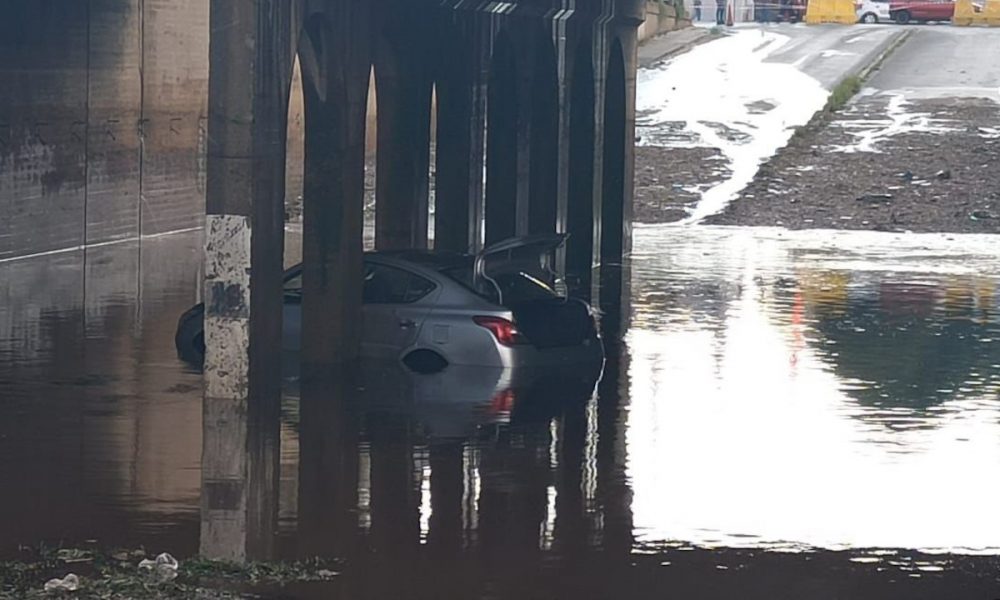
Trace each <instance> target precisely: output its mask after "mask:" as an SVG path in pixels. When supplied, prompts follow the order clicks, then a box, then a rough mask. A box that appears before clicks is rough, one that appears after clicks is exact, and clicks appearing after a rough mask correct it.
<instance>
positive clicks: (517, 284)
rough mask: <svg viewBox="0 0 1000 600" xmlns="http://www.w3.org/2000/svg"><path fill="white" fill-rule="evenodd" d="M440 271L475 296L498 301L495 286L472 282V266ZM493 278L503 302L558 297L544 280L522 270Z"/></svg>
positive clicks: (486, 282) (488, 283)
mask: <svg viewBox="0 0 1000 600" xmlns="http://www.w3.org/2000/svg"><path fill="white" fill-rule="evenodd" d="M442 272H443V273H444V274H445V275H447V276H448V277H449V278H451V279H453V280H455V281H457V282H458V283H460V284H462V285H463V286H464V287H466V288H467V289H469V290H471V291H472V292H473V293H475V294H476V295H477V296H479V297H481V298H485V299H486V300H489V301H490V302H493V303H497V304H499V303H500V299H499V298H498V297H497V290H496V287H494V286H493V285H492V284H491V283H490V282H489V281H481V282H479V285H475V284H474V282H473V275H472V273H473V270H472V266H463V267H456V268H452V269H446V270H444V271H442ZM493 279H494V281H496V283H497V286H499V288H500V292H501V293H502V294H503V302H504V304H518V303H521V302H530V301H532V300H549V299H551V298H555V297H558V294H556V292H555V291H554V290H553V289H552V288H551V287H549V285H548V284H546V283H545V282H544V281H541V280H540V279H537V278H535V277H532V276H531V275H529V274H528V273H524V272H522V271H511V272H507V273H499V274H497V275H495V276H494V277H493Z"/></svg>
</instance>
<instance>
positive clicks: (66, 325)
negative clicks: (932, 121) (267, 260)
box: [0, 226, 1000, 599]
mask: <svg viewBox="0 0 1000 600" xmlns="http://www.w3.org/2000/svg"><path fill="white" fill-rule="evenodd" d="M199 249H200V239H199V237H198V234H197V233H192V234H182V235H177V236H168V237H164V238H160V239H151V240H145V241H144V242H143V248H142V253H141V257H140V258H138V259H136V258H135V256H136V252H135V248H134V247H127V246H124V245H120V246H108V247H103V248H95V249H91V250H89V251H87V252H86V255H85V256H84V255H83V254H82V253H67V254H59V255H51V256H45V257H38V258H33V259H29V260H22V261H8V262H6V263H0V282H2V283H0V298H2V302H0V398H2V401H0V481H3V482H4V483H3V488H4V492H3V494H0V555H11V554H13V553H15V552H16V550H17V547H18V545H21V544H24V545H36V544H38V543H39V542H43V541H44V542H47V543H54V544H57V543H64V544H67V545H73V544H82V543H87V541H88V540H96V543H97V544H99V545H101V546H104V547H116V546H137V545H143V546H144V547H146V548H147V549H149V550H150V551H154V552H159V551H162V550H166V551H170V552H172V553H174V554H175V555H178V556H181V557H185V556H191V555H194V554H196V553H197V552H198V548H199V529H200V528H201V527H202V526H204V523H203V520H204V519H209V520H210V519H212V518H214V517H213V516H212V515H211V514H210V513H205V514H203V513H202V511H201V510H200V497H201V472H200V467H201V456H202V451H203V450H202V435H203V423H202V410H203V408H202V398H201V379H200V374H199V373H198V372H197V371H196V370H194V369H192V368H191V367H189V366H186V365H185V364H183V363H182V362H180V361H179V360H177V359H176V358H175V352H174V347H173V334H174V327H175V324H176V319H177V317H178V316H179V315H180V313H181V312H182V311H183V310H184V309H186V308H187V307H188V306H190V305H191V304H193V303H194V302H195V301H196V298H197V297H198V289H197V286H198V280H199V277H198V269H199V267H198V264H199V261H200V252H199ZM996 254H997V246H996V242H995V241H994V240H993V238H991V237H989V236H950V237H946V236H934V235H926V236H925V235H906V236H903V235H899V236H897V235H892V234H884V233H857V232H855V233H849V232H843V233H834V232H822V234H817V232H796V233H789V232H786V231H782V230H770V229H744V228H714V227H688V228H681V227H674V226H639V227H637V228H636V231H635V254H634V256H633V264H632V273H633V281H632V289H633V315H632V327H631V330H630V331H629V333H628V334H627V336H626V342H625V344H624V346H623V347H621V348H612V349H611V352H610V355H611V358H610V359H609V360H608V362H607V364H606V366H605V369H604V372H603V374H601V373H592V374H591V373H531V372H510V371H506V372H505V371H501V370H496V371H487V370H475V369H472V370H469V369H465V370H463V369H449V370H448V371H446V372H445V373H442V374H439V375H434V376H419V375H414V374H411V373H408V372H405V371H403V370H402V369H401V368H399V367H397V366H395V365H377V364H371V365H365V366H364V368H362V369H360V370H353V371H351V372H350V373H342V374H339V375H338V376H337V377H335V378H333V379H332V380H331V381H328V382H325V383H324V384H323V385H321V386H319V387H317V386H311V387H310V384H309V382H303V381H300V379H299V378H298V377H297V375H296V373H295V369H294V368H292V369H289V374H288V377H286V386H285V389H286V394H285V399H284V402H283V407H282V413H281V424H280V431H281V445H280V478H279V481H278V483H277V484H276V485H274V486H271V487H270V488H269V489H265V490H261V491H260V494H261V497H260V499H261V501H262V502H263V503H264V504H265V505H266V506H269V507H271V508H272V509H273V511H274V512H273V514H274V519H275V523H276V526H275V530H276V531H275V534H274V536H273V539H271V540H269V543H270V544H271V545H272V546H273V549H274V551H273V553H274V555H275V556H276V557H277V558H301V557H308V556H315V555H324V556H337V557H341V558H343V559H344V560H345V568H344V573H343V575H342V576H341V577H340V578H338V579H336V580H335V581H333V582H328V583H323V584H311V585H308V586H304V587H300V588H290V589H286V590H281V591H280V592H279V591H275V590H264V593H265V595H266V594H271V597H286V598H288V597H291V598H328V597H343V598H385V597H418V598H536V597H537V598H554V597H559V598H610V597H622V598H626V597H629V598H635V597H641V598H646V597H648V598H654V597H655V598H661V597H663V596H664V594H675V595H677V596H678V597H685V598H731V597H741V598H844V597H849V598H873V599H874V598H879V599H881V598H942V597H956V598H966V597H968V598H993V597H996V596H997V594H998V593H1000V579H998V578H1000V560H998V559H997V556H998V555H1000V519H997V517H996V499H997V497H998V496H1000V483H998V479H997V477H996V473H997V472H998V470H1000V398H998V390H1000V344H998V341H997V340H998V339H1000V305H998V296H997V293H998V286H1000V267H998V266H997V263H996V259H995V257H996ZM204 431H205V432H207V433H206V435H215V434H217V433H218V432H214V431H213V430H212V429H211V428H210V427H207V426H206V429H204ZM221 447H222V446H220V445H217V444H212V445H210V447H207V448H206V450H205V451H206V452H220V451H221V450H220V448H221Z"/></svg>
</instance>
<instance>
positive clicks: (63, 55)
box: [0, 0, 208, 259]
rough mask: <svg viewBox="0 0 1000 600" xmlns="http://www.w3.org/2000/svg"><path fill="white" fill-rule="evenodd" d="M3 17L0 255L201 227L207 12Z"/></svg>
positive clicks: (44, 1) (42, 4) (56, 0)
mask: <svg viewBox="0 0 1000 600" xmlns="http://www.w3.org/2000/svg"><path fill="white" fill-rule="evenodd" d="M2 10H3V19H2V20H0V82H2V83H0V215H3V217H4V218H3V219H2V220H0V259H3V258H9V257H12V256H18V255H25V254H32V253H37V252H45V251H49V250H56V249H62V248H66V247H72V246H79V245H82V244H84V243H96V242H104V241H109V240H115V239H126V238H134V237H136V236H137V235H140V234H156V233H162V232H166V231H172V230H177V229H184V228H188V227H194V226H198V225H200V224H201V222H202V220H203V213H204V210H203V209H204V177H205V161H204V158H203V157H204V148H205V126H204V122H205V110H206V109H205V107H206V99H207V81H208V35H207V33H208V3H207V2H204V1H203V0H130V1H125V0H90V1H89V2H81V1H75V0H36V1H33V2H6V3H4V4H3V7H2Z"/></svg>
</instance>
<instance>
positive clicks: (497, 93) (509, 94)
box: [486, 35, 527, 244]
mask: <svg viewBox="0 0 1000 600" xmlns="http://www.w3.org/2000/svg"><path fill="white" fill-rule="evenodd" d="M489 73H490V75H489V83H488V93H489V99H488V100H487V123H486V132H487V133H486V135H487V138H486V243H487V244H491V243H493V242H497V241H500V240H502V239H504V238H508V237H511V236H513V235H515V234H516V233H517V231H518V226H519V225H520V227H521V228H522V229H521V230H522V231H523V230H524V228H525V227H526V226H527V218H526V217H527V215H526V211H525V205H526V200H527V194H526V192H527V188H526V187H525V186H521V185H519V181H523V182H524V183H526V182H527V178H524V177H520V175H521V174H522V173H523V172H525V166H526V165H525V164H524V163H523V160H522V159H520V158H519V155H520V154H521V153H520V152H519V149H520V148H522V147H524V146H525V145H526V142H527V137H526V135H525V132H524V131H523V128H521V127H520V126H519V123H521V122H522V120H521V119H520V118H519V115H518V113H519V105H520V104H521V102H520V101H519V95H518V83H519V81H518V78H517V64H516V60H515V57H514V49H513V48H512V45H511V41H510V39H509V38H508V37H507V36H505V35H501V36H500V37H498V38H497V39H496V40H495V41H494V43H493V55H492V57H491V58H490V71H489ZM519 198H520V199H521V201H519V200H518V199H519Z"/></svg>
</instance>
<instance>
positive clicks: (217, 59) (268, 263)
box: [201, 0, 294, 560]
mask: <svg viewBox="0 0 1000 600" xmlns="http://www.w3.org/2000/svg"><path fill="white" fill-rule="evenodd" d="M292 20H293V14H292V6H291V4H290V3H286V2H281V1H278V0H254V1H251V2H239V3H234V2H229V1H227V0H213V2H212V4H211V28H212V31H213V32H214V33H213V35H212V39H211V47H210V61H211V74H210V81H209V115H210V118H209V124H208V133H209V135H208V138H209V147H208V187H207V190H208V191H207V212H208V216H207V219H206V246H205V255H206V263H205V288H204V289H205V342H206V353H205V407H204V411H205V413H204V415H205V420H204V429H205V432H204V433H205V435H204V439H205V450H204V452H203V459H202V479H203V492H202V536H201V551H202V554H204V555H205V556H207V557H209V558H219V559H230V560H245V559H247V558H266V557H267V556H268V555H269V554H270V549H271V548H270V535H271V533H272V532H273V530H274V527H273V525H274V518H275V512H274V511H275V509H276V506H275V503H274V502H273V501H271V500H270V498H271V494H273V492H274V491H275V486H276V485H277V468H278V462H277V459H278V454H277V449H276V446H277V441H276V440H277V439H278V435H277V432H278V421H277V415H278V412H279V400H280V385H281V382H280V372H281V369H280V359H278V364H277V365H276V364H275V363H276V359H275V356H274V354H273V351H272V349H273V348H275V347H279V346H280V340H281V318H280V317H277V318H276V317H275V315H280V314H281V306H282V285H281V278H282V266H283V265H282V250H283V239H284V238H283V235H284V203H283V198H284V172H285V135H286V127H285V126H286V119H287V115H288V107H287V106H288V105H287V102H288V98H287V96H288V87H289V85H290V80H291V71H292V48H293V46H294V39H293V37H294V36H293V34H292V32H293V27H292ZM251 292H252V293H251Z"/></svg>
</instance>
